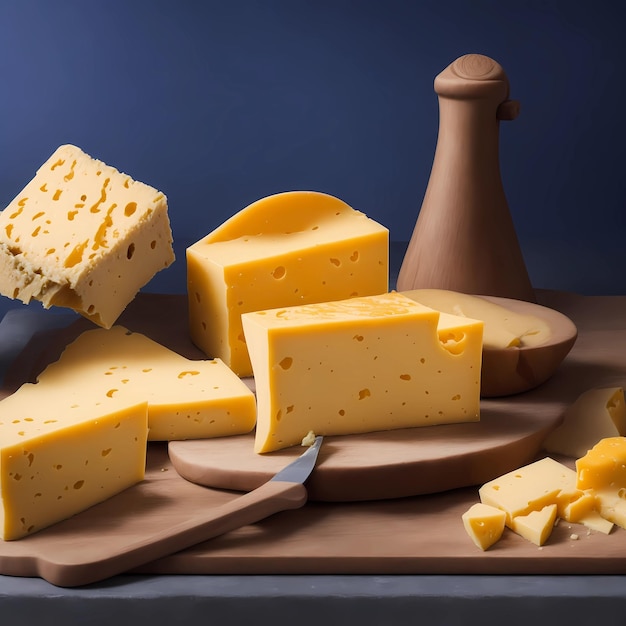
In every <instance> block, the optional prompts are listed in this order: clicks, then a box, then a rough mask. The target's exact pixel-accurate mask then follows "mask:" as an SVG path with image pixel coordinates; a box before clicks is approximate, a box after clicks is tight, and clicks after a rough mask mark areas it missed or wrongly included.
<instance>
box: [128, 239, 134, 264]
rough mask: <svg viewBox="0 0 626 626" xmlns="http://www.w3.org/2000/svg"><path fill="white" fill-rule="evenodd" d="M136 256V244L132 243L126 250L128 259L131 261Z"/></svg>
mask: <svg viewBox="0 0 626 626" xmlns="http://www.w3.org/2000/svg"><path fill="white" fill-rule="evenodd" d="M134 254H135V244H134V243H131V244H130V245H129V246H128V248H127V249H126V258H127V259H128V260H129V261H130V260H131V259H132V258H133V255H134Z"/></svg>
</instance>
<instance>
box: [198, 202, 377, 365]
mask: <svg viewBox="0 0 626 626" xmlns="http://www.w3.org/2000/svg"><path fill="white" fill-rule="evenodd" d="M388 256H389V232H388V230H387V229H386V228H385V227H383V226H381V225H380V224H378V223H377V222H375V221H374V220H372V219H370V218H368V217H367V216H366V215H364V214H363V213H361V212H360V211H356V210H354V209H352V208H351V207H350V206H348V205H347V204H346V203H345V202H342V201H341V200H339V199H337V198H334V197H333V196H329V195H326V194H322V193H316V192H309V191H298V192H290V193H283V194H277V195H273V196H269V197H267V198H263V199H262V200H259V201H258V202H255V203H253V204H251V205H250V206H248V207H246V208H245V209H243V210H242V211H240V212H239V213H237V214H236V215H235V216H233V217H232V218H231V219H229V220H228V221H227V222H225V223H224V224H222V225H221V226H220V227H219V228H217V229H216V230H214V231H213V232H212V233H210V234H208V235H207V236H206V237H204V238H202V239H200V240H199V241H198V242H196V243H194V244H193V245H192V246H190V247H189V248H188V249H187V283H188V284H187V292H188V296H189V327H190V333H191V338H192V340H193V342H194V343H195V344H196V345H197V346H198V347H199V348H200V349H201V350H203V351H204V352H205V354H206V355H207V356H208V357H210V358H215V357H218V358H221V359H222V360H223V361H224V362H225V363H226V364H227V365H228V366H229V367H231V368H232V369H233V370H234V372H235V373H236V374H238V375H239V376H250V375H251V374H252V367H251V363H250V357H249V354H248V350H247V346H246V340H245V337H244V333H243V330H242V326H241V315H242V314H243V313H247V312H250V311H258V310H262V309H269V308H274V307H280V306H294V305H300V304H310V303H315V302H324V301H329V300H341V299H345V298H351V297H355V296H367V295H374V294H380V293H385V292H387V289H388V276H389V268H388Z"/></svg>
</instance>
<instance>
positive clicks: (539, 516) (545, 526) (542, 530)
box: [511, 504, 557, 546]
mask: <svg viewBox="0 0 626 626" xmlns="http://www.w3.org/2000/svg"><path fill="white" fill-rule="evenodd" d="M556 516H557V509H556V504H548V505H547V506H544V507H543V508H542V509H540V510H538V511H531V512H530V513H528V514H527V515H519V516H517V517H514V518H513V521H512V524H511V530H513V532H515V533H517V534H518V535H520V536H521V537H524V539H527V540H528V541H530V542H531V543H534V544H535V545H537V546H542V545H543V544H544V543H545V542H546V541H547V540H548V538H549V537H550V535H551V534H552V530H553V528H554V523H555V521H556Z"/></svg>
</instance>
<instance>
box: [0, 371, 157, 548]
mask: <svg viewBox="0 0 626 626" xmlns="http://www.w3.org/2000/svg"><path fill="white" fill-rule="evenodd" d="M147 435H148V418H147V404H146V402H143V403H128V402H127V401H122V400H120V399H119V398H115V397H110V396H107V395H106V394H105V393H97V392H95V390H94V389H84V388H82V387H81V385H80V384H79V383H77V384H76V385H74V386H72V387H68V386H63V387H61V388H57V387H56V386H54V385H50V386H43V385H41V384H39V383H37V384H31V383H26V384H24V385H22V386H21V387H20V388H19V389H18V390H17V391H16V392H15V393H14V394H12V395H10V396H8V397H6V398H5V399H3V400H2V401H0V501H1V506H0V533H1V537H2V539H4V540H5V541H7V540H12V539H19V538H21V537H24V536H26V535H29V534H31V533H34V532H37V531H39V530H41V529H42V528H45V527H47V526H50V525H51V524H54V523H56V522H59V521H61V520H63V519H66V518H68V517H71V516H72V515H74V514H76V513H79V512H80V511H83V510H85V509H87V508H88V507H90V506H92V505H94V504H97V503H98V502H101V501H103V500H105V499H107V498H109V497H111V496H113V495H115V494H116V493H119V492H120V491H122V490H124V489H126V488H127V487H130V486H132V485H134V484H136V483H137V482H139V481H141V480H143V477H144V472H145V464H146V442H147Z"/></svg>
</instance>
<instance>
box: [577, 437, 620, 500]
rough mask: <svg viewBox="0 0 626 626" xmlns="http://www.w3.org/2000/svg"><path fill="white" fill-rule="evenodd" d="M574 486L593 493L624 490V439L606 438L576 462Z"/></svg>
mask: <svg viewBox="0 0 626 626" xmlns="http://www.w3.org/2000/svg"><path fill="white" fill-rule="evenodd" d="M576 474H577V480H576V485H577V487H578V488H579V489H593V490H594V491H604V490H607V489H608V490H619V489H626V437H606V438H605V439H601V440H600V441H598V443H596V445H595V446H593V448H591V449H590V450H588V451H587V453H586V454H585V455H584V456H582V457H581V458H579V459H577V460H576Z"/></svg>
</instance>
